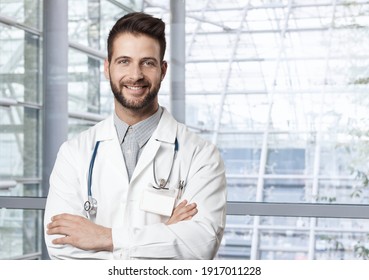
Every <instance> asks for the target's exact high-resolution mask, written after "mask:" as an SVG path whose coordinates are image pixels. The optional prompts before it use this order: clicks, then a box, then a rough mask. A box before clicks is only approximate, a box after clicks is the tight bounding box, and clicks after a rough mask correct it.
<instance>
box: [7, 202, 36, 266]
mask: <svg viewBox="0 0 369 280" xmlns="http://www.w3.org/2000/svg"><path fill="white" fill-rule="evenodd" d="M0 233H1V234H0V248H1V250H0V259H13V258H22V256H23V255H32V257H31V258H34V259H40V255H41V238H42V234H41V233H42V211H40V210H12V209H5V208H2V209H0Z"/></svg>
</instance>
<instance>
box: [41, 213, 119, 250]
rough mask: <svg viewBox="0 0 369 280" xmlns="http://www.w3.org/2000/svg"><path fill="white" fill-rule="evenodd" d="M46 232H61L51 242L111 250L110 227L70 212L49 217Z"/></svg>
mask: <svg viewBox="0 0 369 280" xmlns="http://www.w3.org/2000/svg"><path fill="white" fill-rule="evenodd" d="M47 234H49V235H52V234H61V235H65V237H60V238H56V239H54V240H53V241H52V242H53V244H62V245H64V244H70V245H72V246H74V247H77V248H79V249H82V250H95V251H110V252H112V251H113V241H112V233H111V229H110V228H106V227H103V226H100V225H97V224H94V223H93V222H91V221H90V220H88V219H86V218H84V217H81V216H77V215H71V214H60V215H56V216H54V217H52V218H51V223H49V224H48V225H47Z"/></svg>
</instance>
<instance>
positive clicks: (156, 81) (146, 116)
mask: <svg viewBox="0 0 369 280" xmlns="http://www.w3.org/2000/svg"><path fill="white" fill-rule="evenodd" d="M165 48H166V42H165V25H164V23H163V21H162V20H160V19H157V18H154V17H152V16H150V15H147V14H144V13H131V14H128V15H126V16H124V17H122V18H121V19H119V20H118V21H117V22H116V24H115V25H114V26H113V28H112V30H111V31H110V33H109V37H108V58H107V59H106V60H105V62H104V73H105V76H106V78H107V79H108V80H109V81H110V85H111V90H112V92H113V94H114V105H115V106H114V107H115V110H114V113H113V114H112V115H111V116H109V117H108V118H107V119H106V120H104V121H102V122H100V123H98V124H96V125H95V126H93V127H92V128H90V129H88V130H87V131H84V132H82V133H81V134H80V135H78V136H77V137H75V138H73V139H71V140H68V141H66V142H65V143H64V144H63V145H62V146H61V148H60V151H59V153H58V157H57V160H56V162H55V166H54V169H53V172H52V174H51V177H50V190H49V195H48V198H47V203H46V209H45V241H46V245H47V247H48V251H49V254H50V257H51V258H52V259H212V258H214V256H215V255H216V252H217V250H218V247H219V245H220V242H221V239H222V236H223V231H224V224H225V205H226V181H225V171H224V166H223V162H222V160H221V158H220V155H219V152H218V150H217V149H216V147H215V146H214V145H212V144H211V143H208V142H206V141H204V140H203V139H201V138H199V137H198V136H197V135H195V134H194V133H192V132H189V131H188V130H187V128H186V126H185V125H183V124H180V123H178V122H177V121H176V120H175V119H174V118H173V117H172V116H171V114H170V113H169V112H168V111H167V110H166V109H165V108H163V107H161V106H159V103H158V92H159V90H160V85H161V81H162V80H163V79H164V77H165V74H166V71H167V67H168V65H167V62H166V61H164V54H165Z"/></svg>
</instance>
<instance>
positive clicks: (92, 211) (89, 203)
mask: <svg viewBox="0 0 369 280" xmlns="http://www.w3.org/2000/svg"><path fill="white" fill-rule="evenodd" d="M99 144H100V141H97V142H96V144H95V148H94V151H93V153H92V157H91V160H90V167H89V169H88V179H87V200H86V202H85V203H84V204H83V208H84V209H85V211H86V212H87V213H88V214H89V215H91V216H95V215H96V213H97V201H96V199H95V198H93V197H92V190H91V186H92V171H93V169H94V165H95V159H96V154H97V149H98V148H99Z"/></svg>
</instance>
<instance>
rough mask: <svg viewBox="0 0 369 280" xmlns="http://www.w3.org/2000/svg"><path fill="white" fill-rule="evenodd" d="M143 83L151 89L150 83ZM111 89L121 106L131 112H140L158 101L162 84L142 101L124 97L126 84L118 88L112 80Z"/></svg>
mask: <svg viewBox="0 0 369 280" xmlns="http://www.w3.org/2000/svg"><path fill="white" fill-rule="evenodd" d="M141 83H145V84H148V85H149V87H150V83H147V82H146V81H141ZM110 87H111V90H112V92H113V94H114V97H115V99H116V100H117V101H118V102H119V104H120V105H122V106H123V107H124V108H127V109H130V110H134V111H140V110H142V109H144V108H146V107H148V106H149V105H150V104H152V102H153V101H154V100H155V99H156V97H157V96H158V92H159V89H160V83H159V85H158V86H157V87H154V88H152V89H151V90H149V93H148V94H147V95H145V96H144V98H143V99H142V100H140V101H132V100H128V99H127V98H126V97H125V96H124V94H123V89H124V82H122V83H120V84H119V88H118V86H117V85H115V84H113V82H112V81H111V80H110Z"/></svg>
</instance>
